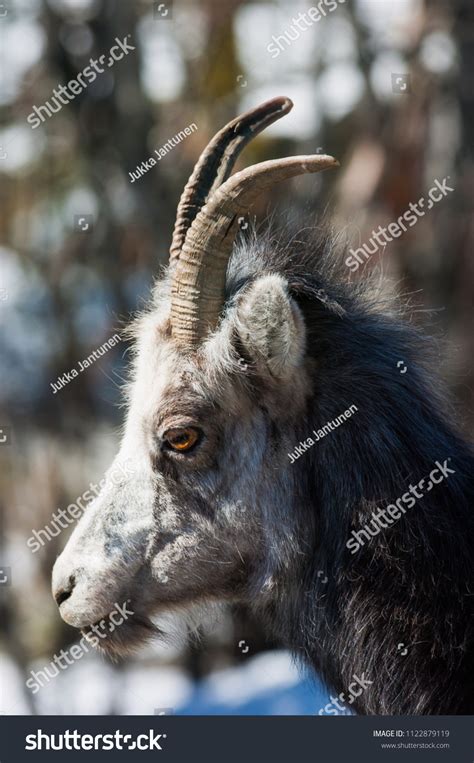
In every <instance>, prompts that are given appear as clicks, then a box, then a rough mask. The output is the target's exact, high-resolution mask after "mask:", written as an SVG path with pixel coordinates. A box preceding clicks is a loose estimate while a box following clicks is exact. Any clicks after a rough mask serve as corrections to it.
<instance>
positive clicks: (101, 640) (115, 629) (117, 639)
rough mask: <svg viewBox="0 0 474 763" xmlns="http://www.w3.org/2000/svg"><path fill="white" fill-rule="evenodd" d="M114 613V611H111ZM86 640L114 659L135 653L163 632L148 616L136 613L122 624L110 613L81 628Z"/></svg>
mask: <svg viewBox="0 0 474 763" xmlns="http://www.w3.org/2000/svg"><path fill="white" fill-rule="evenodd" d="M111 614H112V613H111ZM81 633H82V635H83V637H84V638H85V639H86V641H87V642H88V643H89V644H90V645H91V646H92V647H93V648H94V649H97V651H98V652H102V654H106V655H108V656H109V657H111V658H112V659H118V658H120V657H125V656H127V655H130V654H133V653H134V652H136V651H137V649H138V648H139V647H141V646H143V645H144V644H145V643H147V642H148V641H150V640H151V639H152V638H157V637H159V636H160V635H162V634H161V631H160V629H159V628H157V627H156V625H154V623H152V621H151V620H150V619H149V618H148V617H147V616H146V615H141V614H138V613H134V614H133V615H131V616H130V617H128V618H127V620H124V621H123V622H122V623H121V624H120V625H116V624H115V623H113V621H111V619H110V615H108V616H107V617H104V618H102V619H101V620H100V621H98V622H97V623H93V624H92V625H88V626H87V627H85V628H82V629H81Z"/></svg>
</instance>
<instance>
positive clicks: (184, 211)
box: [170, 98, 293, 262]
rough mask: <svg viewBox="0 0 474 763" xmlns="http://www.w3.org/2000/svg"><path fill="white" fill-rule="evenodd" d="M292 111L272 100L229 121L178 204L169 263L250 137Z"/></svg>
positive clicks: (285, 100)
mask: <svg viewBox="0 0 474 763" xmlns="http://www.w3.org/2000/svg"><path fill="white" fill-rule="evenodd" d="M292 108H293V103H292V101H290V99H289V98H272V100H270V101H266V102H265V103H262V104H261V105H260V106H257V107H256V108H255V109H250V111H246V112H245V113H244V114H241V115H240V116H239V117H237V118H236V119H233V120H232V122H229V124H227V125H226V126H225V127H223V128H222V130H220V131H219V132H218V133H217V135H215V136H214V137H213V139H212V140H211V142H210V143H209V144H208V146H207V147H206V148H205V149H204V151H203V152H202V154H201V156H200V158H199V160H198V162H197V164H196V166H195V167H194V170H193V173H192V175H191V177H190V178H189V180H188V182H187V184H186V186H185V189H184V191H183V193H182V194H181V199H180V201H179V204H178V211H177V214H176V222H175V225H174V231H173V240H172V242H171V249H170V261H171V262H173V261H174V260H175V259H176V258H177V257H179V253H180V252H181V249H182V246H183V244H184V240H185V238H186V233H187V232H188V230H189V228H190V226H191V223H192V222H193V220H194V218H195V217H196V215H197V213H198V212H199V210H200V209H201V207H202V206H203V205H204V203H205V201H206V199H207V198H209V197H210V195H211V194H212V193H213V191H215V190H216V188H218V187H219V186H220V185H221V184H222V183H223V182H224V181H225V180H227V178H228V177H229V175H230V173H231V170H232V167H233V166H234V163H235V161H236V159H237V157H238V155H239V154H240V152H241V151H242V149H243V148H244V147H245V146H246V145H247V143H249V141H251V140H252V138H253V137H254V136H255V135H257V134H258V133H259V132H261V131H262V130H264V129H265V128H266V127H268V126H269V125H271V124H272V123H273V122H275V121H276V120H277V119H280V117H282V116H284V115H285V114H288V112H289V111H291V109H292Z"/></svg>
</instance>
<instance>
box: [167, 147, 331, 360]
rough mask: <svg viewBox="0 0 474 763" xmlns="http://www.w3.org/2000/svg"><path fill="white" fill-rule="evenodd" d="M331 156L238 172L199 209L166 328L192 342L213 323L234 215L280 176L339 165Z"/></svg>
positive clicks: (294, 159) (235, 221) (184, 251)
mask: <svg viewBox="0 0 474 763" xmlns="http://www.w3.org/2000/svg"><path fill="white" fill-rule="evenodd" d="M338 164H339V162H337V161H336V159H334V158H333V157H332V156H327V155H325V154H319V155H316V156H291V157H288V158H286V159H274V160H272V161H268V162H261V163H260V164H256V165H254V166H253V167H247V169H245V170H242V172H237V173H236V174H235V175H233V176H232V177H231V178H229V180H227V181H226V182H225V183H224V184H223V185H221V186H220V187H219V188H217V190H216V191H215V192H214V194H213V195H212V196H211V198H210V199H209V201H208V202H207V204H206V205H205V206H204V207H203V208H202V209H201V210H200V212H198V214H197V216H196V218H195V219H194V221H193V223H192V225H191V227H190V229H189V231H188V234H187V236H186V239H185V242H184V244H183V248H182V251H181V255H180V257H179V260H178V262H177V265H176V270H175V273H174V277H173V281H172V286H171V332H172V335H173V337H174V338H175V339H176V341H178V342H180V343H181V344H188V345H190V346H194V345H196V344H197V343H199V342H200V341H201V339H202V338H203V337H204V336H205V334H206V333H207V332H208V331H210V330H212V329H213V328H215V327H216V325H217V322H218V320H219V316H220V313H221V310H222V307H223V305H224V301H225V279H226V271H227V264H228V261H229V258H230V255H231V253H232V246H233V243H234V239H235V237H236V235H237V231H238V229H239V222H238V218H239V216H241V215H244V214H245V213H246V212H247V210H248V208H249V207H250V205H251V204H252V203H253V202H254V201H255V200H256V199H257V198H258V196H260V195H261V194H262V192H263V191H265V190H266V189H267V188H268V187H269V186H271V185H273V184H274V183H276V182H279V181H280V180H286V178H291V177H295V176H296V175H302V174H304V173H306V172H320V171H321V170H325V169H329V168H330V167H336V166H338Z"/></svg>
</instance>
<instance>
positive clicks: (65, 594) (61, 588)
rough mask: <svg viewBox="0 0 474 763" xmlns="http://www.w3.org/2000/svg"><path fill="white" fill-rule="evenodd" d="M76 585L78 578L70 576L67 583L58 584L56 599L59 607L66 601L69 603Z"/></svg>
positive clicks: (55, 592)
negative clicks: (68, 600)
mask: <svg viewBox="0 0 474 763" xmlns="http://www.w3.org/2000/svg"><path fill="white" fill-rule="evenodd" d="M75 585H76V578H75V576H74V575H69V578H68V579H67V581H61V582H59V583H58V585H57V587H56V590H55V591H54V594H53V595H54V598H55V599H56V604H57V605H58V607H60V606H61V604H62V603H63V602H64V601H67V599H69V597H70V596H71V594H72V592H73V590H74V586H75Z"/></svg>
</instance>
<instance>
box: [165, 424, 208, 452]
mask: <svg viewBox="0 0 474 763" xmlns="http://www.w3.org/2000/svg"><path fill="white" fill-rule="evenodd" d="M199 438H200V433H199V431H198V430H197V429H194V427H186V428H184V429H168V431H167V432H165V435H164V438H163V439H164V443H165V446H167V447H168V448H171V450H175V451H177V452H178V453H184V452H185V451H188V450H191V448H193V447H194V446H195V445H196V443H197V442H198V440H199Z"/></svg>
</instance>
